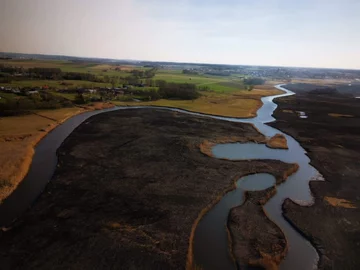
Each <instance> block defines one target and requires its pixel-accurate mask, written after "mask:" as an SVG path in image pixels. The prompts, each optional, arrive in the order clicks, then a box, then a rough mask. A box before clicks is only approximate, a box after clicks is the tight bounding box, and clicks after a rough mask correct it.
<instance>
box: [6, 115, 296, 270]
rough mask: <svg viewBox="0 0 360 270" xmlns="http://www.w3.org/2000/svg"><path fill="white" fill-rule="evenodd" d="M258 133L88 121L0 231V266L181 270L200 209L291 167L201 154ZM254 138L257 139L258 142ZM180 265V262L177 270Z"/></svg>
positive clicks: (160, 122) (164, 120)
mask: <svg viewBox="0 0 360 270" xmlns="http://www.w3.org/2000/svg"><path fill="white" fill-rule="evenodd" d="M238 134H242V135H243V136H244V138H252V137H254V138H255V137H256V138H258V137H259V136H260V137H261V135H260V134H259V133H258V132H257V131H256V130H255V129H254V128H253V126H251V125H249V124H241V123H229V122H225V121H218V120H214V119H208V118H201V117H193V116H189V115H185V114H174V113H172V112H169V111H162V110H155V109H138V110H120V111H116V112H111V113H104V114H100V115H97V116H94V117H92V118H90V119H89V120H88V121H87V122H86V124H82V125H80V126H79V127H78V128H77V129H76V130H75V131H74V132H73V133H72V134H71V135H70V136H69V137H68V138H67V139H66V140H65V142H64V143H63V145H62V146H61V147H60V149H59V150H58V155H59V164H58V166H57V169H56V172H55V175H54V177H53V179H52V181H51V182H50V183H49V184H48V185H47V187H46V189H45V191H44V192H43V193H42V194H41V196H40V197H39V198H38V200H37V201H36V203H35V204H34V205H33V207H32V208H31V209H30V210H29V211H28V212H27V213H26V214H25V215H24V216H23V217H21V218H20V219H19V220H18V221H17V222H16V223H15V224H14V226H13V228H12V229H10V230H7V231H6V232H5V230H4V231H2V232H1V233H0V261H1V267H2V268H3V269H24V268H27V269H49V268H51V269H54V268H56V269H184V268H185V267H186V266H187V267H188V268H190V267H191V266H192V254H191V253H190V252H189V255H188V250H191V246H192V245H191V239H192V238H191V237H192V232H193V230H194V227H195V225H196V220H198V219H199V217H201V214H202V212H204V211H205V210H203V209H207V207H208V206H209V205H212V204H213V203H214V202H215V201H217V200H218V198H219V196H221V195H222V194H224V192H226V191H227V190H229V189H231V188H232V187H233V183H234V179H238V178H239V177H241V176H243V175H246V174H249V173H256V172H264V173H265V172H267V173H271V174H273V175H275V176H276V177H277V178H281V176H285V175H286V174H287V171H288V170H289V169H291V168H293V165H291V164H286V163H283V162H280V161H275V160H252V161H229V160H219V159H215V158H211V157H209V156H207V155H204V154H203V153H201V152H200V150H199V145H200V143H201V142H203V141H204V140H210V141H211V140H213V139H215V138H224V137H226V136H238ZM263 139H264V138H263ZM187 262H188V264H187Z"/></svg>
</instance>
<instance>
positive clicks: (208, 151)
mask: <svg viewBox="0 0 360 270" xmlns="http://www.w3.org/2000/svg"><path fill="white" fill-rule="evenodd" d="M236 142H238V143H245V142H256V143H264V142H265V140H264V139H263V138H262V137H261V136H259V137H252V138H246V137H240V136H239V137H237V136H229V137H220V138H214V139H211V140H204V141H202V142H201V143H200V145H199V148H200V151H201V152H202V153H203V154H205V155H207V156H209V157H213V156H214V155H213V153H212V148H213V147H214V146H215V145H216V144H220V143H236Z"/></svg>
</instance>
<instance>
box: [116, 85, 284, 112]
mask: <svg viewBox="0 0 360 270" xmlns="http://www.w3.org/2000/svg"><path fill="white" fill-rule="evenodd" d="M280 93H282V91H280V90H277V89H275V88H274V87H272V86H269V87H268V88H267V89H254V90H252V91H237V92H233V93H226V94H220V93H214V92H202V96H201V97H200V98H198V99H195V100H168V99H160V100H156V101H149V102H121V101H114V102H113V103H114V104H116V105H119V106H164V107H175V108H180V109H184V110H189V111H194V112H200V113H206V114H213V115H222V116H231V117H239V118H246V117H254V116H256V111H257V110H258V108H259V107H261V105H262V102H261V100H260V99H261V97H263V96H269V95H276V94H280Z"/></svg>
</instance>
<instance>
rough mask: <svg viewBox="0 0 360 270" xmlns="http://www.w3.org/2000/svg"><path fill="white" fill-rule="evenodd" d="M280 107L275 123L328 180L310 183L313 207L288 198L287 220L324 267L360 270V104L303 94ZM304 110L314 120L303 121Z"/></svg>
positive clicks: (281, 103)
mask: <svg viewBox="0 0 360 270" xmlns="http://www.w3.org/2000/svg"><path fill="white" fill-rule="evenodd" d="M275 103H277V104H278V105H279V107H278V108H277V109H276V111H275V114H274V117H275V118H276V119H277V121H276V122H274V123H271V124H270V125H271V126H273V127H275V128H277V129H280V130H282V131H283V132H286V133H287V134H289V135H291V136H293V137H294V138H295V139H296V140H297V141H298V142H299V143H300V144H301V145H302V146H303V147H304V148H305V149H306V150H307V151H308V156H309V157H310V159H311V164H312V165H313V166H314V167H316V168H317V169H318V170H319V172H320V173H321V174H322V175H323V176H324V178H325V181H321V182H319V181H311V182H310V188H311V191H312V193H313V196H314V198H315V200H314V204H313V205H312V206H307V207H303V206H300V205H298V204H295V203H294V202H292V201H290V200H286V201H285V203H284V204H283V210H284V216H285V218H286V219H287V220H288V221H290V222H291V224H293V225H294V226H295V227H296V228H297V230H298V231H299V232H300V233H301V234H303V235H305V237H307V238H308V239H309V240H310V241H311V242H312V244H313V245H314V246H315V247H316V249H317V250H318V252H319V255H320V262H319V268H320V269H357V268H358V266H359V265H360V259H359V256H358V254H359V253H360V240H359V235H360V229H359V228H360V210H359V207H360V199H359V194H358V191H359V189H360V182H359V181H358V180H359V177H360V162H359V160H360V154H359V153H360V111H359V105H360V101H359V100H357V99H355V98H347V97H341V96H331V95H321V97H317V96H314V95H312V94H308V93H297V95H296V96H291V97H285V98H281V99H276V100H275ZM299 111H301V112H305V113H306V115H307V116H308V117H307V118H300V117H299V116H298V114H297V112H299ZM333 115H337V117H334V116H333ZM339 115H340V116H341V115H346V117H338V116H339ZM349 115H351V116H352V117H348V116H349Z"/></svg>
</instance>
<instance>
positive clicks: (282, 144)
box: [266, 134, 289, 149]
mask: <svg viewBox="0 0 360 270" xmlns="http://www.w3.org/2000/svg"><path fill="white" fill-rule="evenodd" d="M266 146H267V147H270V148H277V149H289V147H288V145H287V140H286V138H285V136H284V135H282V134H276V135H274V136H273V137H271V138H270V139H269V140H268V141H267V142H266Z"/></svg>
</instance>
